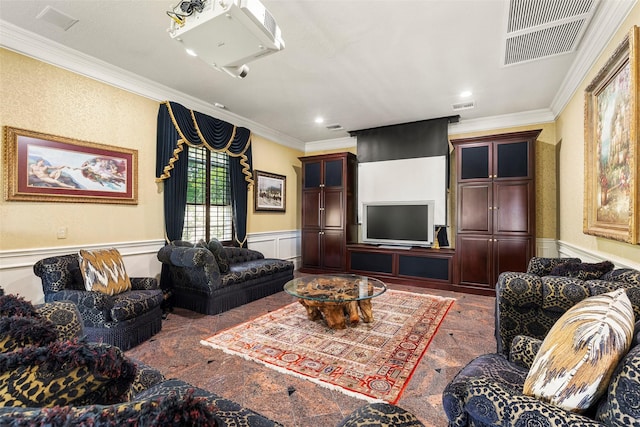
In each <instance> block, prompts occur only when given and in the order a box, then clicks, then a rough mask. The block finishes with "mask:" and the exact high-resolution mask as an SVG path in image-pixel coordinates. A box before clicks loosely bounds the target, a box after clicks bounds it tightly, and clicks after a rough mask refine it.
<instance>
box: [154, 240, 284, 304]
mask: <svg viewBox="0 0 640 427" xmlns="http://www.w3.org/2000/svg"><path fill="white" fill-rule="evenodd" d="M158 260H159V261H160V262H162V263H163V264H164V266H166V267H165V268H166V270H168V271H167V274H166V276H165V277H166V280H167V282H168V283H163V284H162V287H163V288H168V289H170V292H171V303H172V305H173V306H175V307H180V308H185V309H188V310H192V311H196V312H198V313H203V314H218V313H222V312H224V311H227V310H230V309H232V308H234V307H238V306H240V305H243V304H246V303H249V302H251V301H255V300H257V299H260V298H263V297H266V296H268V295H272V294H274V293H277V292H280V291H281V290H282V287H283V285H284V284H285V283H286V282H288V281H289V280H291V279H293V263H292V262H291V261H286V260H281V259H274V258H265V257H264V255H263V254H262V253H260V252H258V251H255V250H251V249H247V248H238V247H228V246H222V244H221V243H220V242H219V241H217V240H216V239H212V240H211V241H209V242H208V243H205V242H200V243H198V244H195V245H193V244H191V243H189V242H185V241H176V242H172V243H171V244H168V245H166V246H164V247H163V248H161V249H160V251H159V252H158Z"/></svg>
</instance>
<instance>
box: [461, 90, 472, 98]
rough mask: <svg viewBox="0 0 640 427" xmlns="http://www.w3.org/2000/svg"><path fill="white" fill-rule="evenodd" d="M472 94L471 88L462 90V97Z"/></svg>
mask: <svg viewBox="0 0 640 427" xmlns="http://www.w3.org/2000/svg"><path fill="white" fill-rule="evenodd" d="M471 95H473V92H471V91H470V90H465V91H462V92H460V97H461V98H468V97H470V96H471Z"/></svg>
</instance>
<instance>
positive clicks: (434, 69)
mask: <svg viewBox="0 0 640 427" xmlns="http://www.w3.org/2000/svg"><path fill="white" fill-rule="evenodd" d="M518 1H521V2H524V3H525V4H526V0H518ZM528 1H530V2H533V3H532V4H535V5H537V6H540V2H547V3H545V5H549V4H553V3H558V2H560V1H561V0H528ZM576 1H578V0H569V1H568V2H569V3H571V2H576ZM580 1H582V2H588V3H590V2H593V3H594V4H595V5H596V8H595V15H594V16H593V18H592V19H591V20H590V25H589V26H588V28H587V29H586V31H585V32H584V36H583V37H582V41H581V42H580V43H579V44H578V47H577V50H576V51H574V52H571V53H565V54H560V55H555V56H551V57H547V58H543V59H538V60H534V61H529V62H525V63H519V64H516V65H510V66H504V65H503V63H504V58H502V56H503V55H504V44H505V38H506V34H507V20H508V11H509V2H510V0H466V1H465V0H422V1H420V0H413V1H401V0H388V1H382V0H378V1H376V0H369V1H356V0H350V1H337V0H336V1H329V0H314V1H301V0H262V2H263V4H264V5H265V6H266V7H267V9H268V10H269V12H270V13H271V14H272V15H273V17H274V18H275V20H276V22H277V23H278V25H279V26H280V28H281V30H282V36H283V39H284V41H285V43H286V48H285V49H284V50H282V51H281V52H277V53H275V54H272V55H268V56H265V57H263V58H260V59H258V60H256V61H254V62H251V63H249V64H248V65H249V67H250V71H249V74H248V76H247V77H246V78H245V79H234V78H232V77H230V76H229V75H227V74H225V73H223V72H220V71H217V70H215V69H213V68H211V67H209V66H207V65H206V64H205V63H204V62H202V61H201V60H199V59H198V58H193V57H190V56H188V55H187V54H186V53H185V51H184V49H183V48H182V47H181V46H180V44H179V43H177V42H176V41H174V40H172V39H171V38H170V37H169V35H168V34H167V29H168V27H169V25H170V19H169V17H168V16H167V15H166V13H165V12H166V11H167V10H169V9H171V8H172V7H173V6H174V5H175V4H177V0H166V1H165V0H162V1H158V0H154V1H145V0H128V1H116V0H110V1H106V0H105V1H98V0H93V1H91V0H67V1H59V0H0V20H1V21H0V45H2V46H4V47H7V48H9V49H12V50H16V51H18V52H22V53H25V54H27V55H30V56H34V57H37V58H39V59H42V60H45V61H47V62H51V63H53V64H55V65H59V66H63V67H65V68H69V69H73V70H74V71H77V72H81V73H83V74H86V75H89V76H91V77H95V78H98V79H99V80H103V81H107V82H109V83H112V84H115V85H116V86H120V87H123V88H126V89H128V90H132V91H134V92H137V93H141V94H144V95H147V96H150V97H151V98H153V99H158V100H164V99H169V100H172V101H176V102H180V103H182V104H184V105H185V106H187V107H189V108H193V109H196V110H198V111H201V112H203V113H207V114H211V115H213V116H215V117H218V118H221V119H223V120H227V121H230V122H232V123H235V124H238V125H241V126H246V127H248V128H250V129H252V130H254V131H256V132H258V133H260V134H263V135H264V136H267V137H271V138H273V139H274V140H276V141H278V142H281V143H285V144H288V145H293V146H295V145H296V144H297V145H298V146H300V144H304V143H310V142H318V141H325V140H333V139H336V138H343V137H347V136H348V132H347V131H350V130H359V129H366V128H371V127H378V126H385V125H391V124H398V123H407V122H412V121H417V120H425V119H430V118H436V117H443V116H450V115H455V114H460V116H461V120H460V123H458V124H456V125H452V127H457V129H458V130H464V131H466V130H473V129H475V128H478V129H479V128H482V127H483V126H495V125H496V124H497V123H500V124H503V125H519V124H525V122H526V121H532V122H535V121H538V122H540V121H545V120H553V118H554V117H555V115H556V114H558V113H559V112H560V110H561V109H562V108H563V107H564V104H565V103H566V102H567V101H568V99H569V97H570V96H571V94H572V93H573V91H574V90H575V88H576V87H577V85H578V84H579V83H580V81H581V80H582V78H583V77H584V75H585V73H586V72H587V71H588V69H589V68H590V67H591V65H592V64H593V61H594V60H595V58H596V57H597V55H598V54H599V53H600V52H601V50H602V48H603V47H604V46H605V45H606V44H607V43H608V41H609V40H610V38H611V36H612V35H613V33H614V32H615V31H616V29H617V27H618V26H619V25H620V23H621V22H622V20H623V19H624V17H625V16H626V15H627V13H628V12H629V10H630V9H631V8H632V7H633V5H634V4H635V2H636V0H599V1H598V0H580ZM49 5H50V6H53V7H54V8H56V9H57V10H59V11H61V12H63V13H65V14H68V15H70V16H72V17H74V18H76V19H78V20H79V21H78V22H77V23H76V24H75V25H73V26H72V27H71V28H69V29H68V30H67V31H64V30H63V29H61V28H59V27H56V26H54V25H52V24H50V23H47V22H43V20H41V19H36V16H37V15H38V14H39V13H40V12H41V11H42V10H43V9H44V8H45V7H46V6H49ZM545 5H543V7H542V9H545V7H546V6H545ZM102 61H104V62H102ZM463 90H471V91H473V96H472V97H471V98H467V99H465V98H461V97H460V96H459V94H460V93H461V92H462V91H463ZM469 100H473V101H474V102H475V105H476V106H475V108H473V109H468V110H462V111H459V112H456V111H453V109H452V105H453V104H456V103H460V102H465V101H469ZM215 103H220V104H223V105H224V106H226V110H221V109H219V108H216V107H214V106H213V105H214V104H215ZM316 116H322V117H324V118H325V123H324V124H322V125H318V124H316V123H314V119H315V118H316ZM331 124H340V125H342V127H343V128H344V130H342V131H332V130H328V129H326V126H327V125H331Z"/></svg>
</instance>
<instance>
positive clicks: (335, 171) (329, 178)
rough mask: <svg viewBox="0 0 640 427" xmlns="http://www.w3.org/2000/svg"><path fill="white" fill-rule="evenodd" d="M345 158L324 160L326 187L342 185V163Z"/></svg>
mask: <svg viewBox="0 0 640 427" xmlns="http://www.w3.org/2000/svg"><path fill="white" fill-rule="evenodd" d="M343 164H344V160H342V159H338V160H327V161H325V162H324V184H325V187H342V186H343V183H342V165H343Z"/></svg>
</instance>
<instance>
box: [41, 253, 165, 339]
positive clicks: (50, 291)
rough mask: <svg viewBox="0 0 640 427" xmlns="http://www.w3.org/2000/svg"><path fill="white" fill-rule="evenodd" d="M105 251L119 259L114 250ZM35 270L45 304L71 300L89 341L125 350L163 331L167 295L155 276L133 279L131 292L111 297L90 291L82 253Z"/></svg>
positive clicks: (57, 258)
mask: <svg viewBox="0 0 640 427" xmlns="http://www.w3.org/2000/svg"><path fill="white" fill-rule="evenodd" d="M93 252H94V253H97V252H99V251H93ZM103 252H104V251H103ZM106 252H112V253H114V254H115V256H119V253H117V251H115V250H108V251H106ZM119 261H120V262H121V260H119ZM33 271H34V273H35V275H36V276H38V277H40V279H41V281H42V290H43V291H44V300H45V302H54V301H72V302H73V303H74V304H75V305H76V306H77V307H78V310H79V312H80V318H81V319H82V323H83V327H84V334H85V335H86V336H87V338H88V340H89V341H93V342H104V343H107V344H111V345H114V346H116V347H119V348H120V349H121V350H123V351H126V350H128V349H130V348H131V347H135V346H136V345H138V344H140V343H141V342H143V341H146V340H147V339H149V338H150V337H152V336H153V335H155V334H156V333H158V332H159V331H160V330H161V329H162V304H163V302H164V294H163V292H162V290H161V289H160V288H159V286H158V281H157V280H156V279H155V278H153V277H130V278H128V279H129V282H130V284H131V286H130V289H128V290H125V291H122V292H118V293H114V294H111V295H110V294H108V293H104V292H101V291H97V290H90V291H89V290H87V287H86V283H85V278H84V276H83V272H82V271H81V266H80V254H79V253H74V254H68V255H60V256H54V257H49V258H45V259H42V260H40V261H38V262H36V263H35V265H34V266H33ZM123 274H124V273H123Z"/></svg>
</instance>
